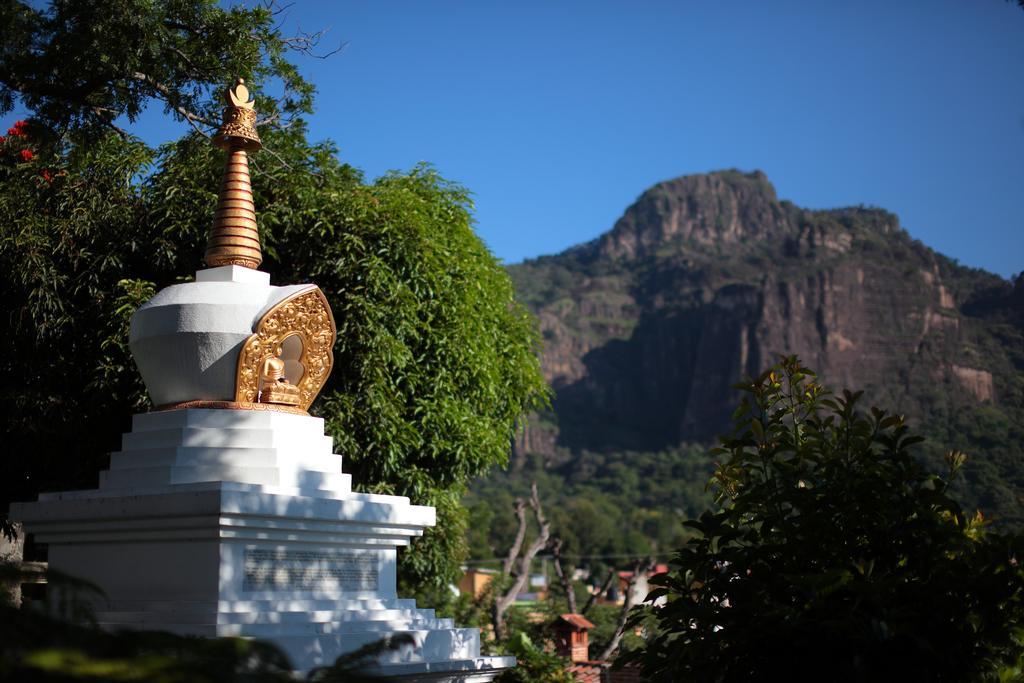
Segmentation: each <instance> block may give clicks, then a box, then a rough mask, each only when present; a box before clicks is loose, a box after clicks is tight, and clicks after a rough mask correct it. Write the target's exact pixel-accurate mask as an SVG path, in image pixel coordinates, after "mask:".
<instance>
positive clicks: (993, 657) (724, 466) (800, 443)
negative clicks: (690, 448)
mask: <svg viewBox="0 0 1024 683" xmlns="http://www.w3.org/2000/svg"><path fill="white" fill-rule="evenodd" d="M737 388H738V389H740V390H741V391H742V392H743V393H744V398H743V400H742V402H741V404H740V406H739V408H738V409H737V410H736V412H735V414H734V431H733V434H732V435H731V436H730V437H728V438H726V439H723V441H722V446H721V447H720V448H717V449H715V450H714V451H713V453H714V454H715V455H716V456H717V457H719V458H721V459H722V460H721V462H720V464H718V466H717V469H716V471H715V474H714V476H713V479H712V485H713V487H714V488H715V490H716V493H717V497H716V501H717V508H716V509H713V510H709V511H707V512H705V513H703V514H702V515H701V516H700V517H699V519H696V520H691V521H689V522H687V525H688V526H689V527H691V528H692V529H694V530H695V531H696V532H697V534H698V535H697V536H696V537H694V538H693V539H692V540H691V541H689V542H688V543H687V544H686V545H685V546H684V547H683V548H682V549H681V550H680V551H679V552H678V554H677V555H676V556H675V558H674V561H673V569H672V571H671V572H670V573H669V574H667V575H663V576H662V577H657V578H655V579H654V581H653V582H654V583H657V584H660V588H658V589H656V590H654V591H652V593H651V595H650V596H649V598H648V599H649V600H656V599H658V598H659V597H665V598H667V601H666V602H665V604H663V605H662V606H647V607H646V608H645V609H644V610H642V611H640V612H639V613H638V614H637V617H638V618H640V617H644V616H650V617H653V619H654V621H655V622H656V624H657V629H656V630H655V632H654V633H652V634H651V635H650V637H649V639H648V640H647V643H646V646H645V648H644V649H643V650H642V651H639V652H637V653H635V656H634V658H635V659H637V660H639V661H640V662H642V664H643V667H644V675H645V676H647V677H649V679H650V680H654V681H670V680H715V681H731V680H782V679H785V680H811V679H813V680H858V681H868V680H872V681H874V680H955V681H962V680H972V679H978V678H986V677H992V676H994V675H995V674H996V672H997V670H999V669H1000V668H1003V674H1004V675H1016V676H1019V675H1020V668H1019V667H1020V662H1021V656H1022V653H1024V647H1022V641H1021V635H1020V634H1021V633H1022V631H1021V628H1022V626H1024V609H1022V602H1021V600H1022V596H1024V574H1022V570H1021V567H1020V565H1019V558H1021V557H1022V554H1021V551H1022V550H1024V545H1022V542H1021V538H1020V537H1015V536H999V535H995V534H991V533H986V532H985V530H984V529H983V528H982V527H983V524H982V520H981V519H980V517H975V518H973V519H970V518H968V517H966V516H965V515H964V513H963V511H962V510H961V509H960V507H959V506H958V505H957V503H956V502H955V501H954V500H953V499H952V498H951V497H950V495H949V485H950V481H951V480H952V479H953V478H954V477H955V476H956V475H957V474H958V472H959V470H960V468H961V467H962V465H963V464H964V461H965V456H964V455H963V454H962V453H958V452H952V453H949V454H948V455H947V469H946V473H945V474H944V475H943V476H938V475H934V474H930V473H929V472H928V471H927V470H926V469H925V467H924V466H923V465H922V464H921V463H920V462H919V460H918V459H916V458H915V455H914V450H913V446H914V444H915V443H917V442H919V441H921V439H920V438H919V437H916V436H913V435H911V434H910V433H909V432H908V429H907V426H906V425H905V424H904V421H903V418H902V417H900V416H898V415H888V414H886V413H885V412H883V411H881V410H878V409H874V408H873V409H871V411H870V413H869V414H864V413H862V412H860V410H859V409H858V400H859V398H860V393H851V392H849V391H846V392H844V393H843V395H842V396H841V397H834V396H831V395H830V394H829V393H828V392H827V391H826V390H825V389H823V388H822V387H821V386H820V385H818V384H817V383H816V382H815V381H814V375H813V373H812V372H811V371H810V370H808V369H806V368H804V367H802V366H801V364H800V363H799V361H798V360H797V359H796V358H795V357H790V358H786V359H784V360H782V361H781V363H779V364H778V365H777V366H775V367H773V368H772V369H771V370H769V371H767V372H765V373H764V374H762V375H761V376H759V377H757V378H755V379H751V380H749V381H746V382H744V383H742V384H740V385H737ZM1014 671H1016V673H1015V674H1014V673H1013V672H1014Z"/></svg>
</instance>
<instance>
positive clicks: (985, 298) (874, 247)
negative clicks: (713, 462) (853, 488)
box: [510, 171, 1024, 514]
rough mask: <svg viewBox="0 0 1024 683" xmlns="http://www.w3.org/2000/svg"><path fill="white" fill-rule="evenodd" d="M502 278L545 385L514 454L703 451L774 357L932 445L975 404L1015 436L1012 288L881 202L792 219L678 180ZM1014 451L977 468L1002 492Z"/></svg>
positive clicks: (751, 183) (772, 203) (752, 183)
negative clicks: (697, 447) (539, 351)
mask: <svg viewBox="0 0 1024 683" xmlns="http://www.w3.org/2000/svg"><path fill="white" fill-rule="evenodd" d="M510 272H511V274H512V276H513V278H514V279H515V281H516V284H517V289H518V291H519V294H520V298H521V299H522V300H523V301H524V302H525V303H526V304H527V305H528V306H529V307H530V308H531V309H532V310H533V311H534V312H535V313H536V314H537V316H538V318H539V320H540V325H541V329H542V332H543V336H544V340H545V347H544V352H543V365H544V369H545V372H546V374H547V377H548V379H549V381H550V382H551V385H552V387H553V388H554V391H555V405H554V413H553V414H552V415H547V416H542V417H541V418H539V419H537V420H534V421H533V422H532V423H531V425H530V427H529V428H528V429H527V430H526V432H525V434H524V436H523V437H522V438H521V439H520V441H519V442H518V443H517V449H516V450H517V455H518V456H519V457H522V456H523V455H524V454H526V453H536V454H540V455H543V456H544V457H545V458H547V459H548V460H550V461H551V462H553V463H555V464H557V463H559V462H566V461H571V460H572V459H573V458H574V457H576V455H578V454H579V453H580V452H583V451H594V452H622V451H659V450H662V449H666V448H672V447H674V446H676V445H678V444H680V443H685V442H706V441H709V440H711V439H713V437H715V436H716V435H717V434H720V433H723V432H724V431H726V430H727V428H728V425H729V417H730V414H731V412H732V409H733V408H734V407H735V403H736V395H735V392H734V390H733V389H731V385H732V384H733V383H735V382H736V381H738V380H739V379H740V378H741V377H742V376H743V375H744V374H756V373H757V372H759V371H760V370H762V369H764V368H765V367H767V366H768V365H770V364H771V363H772V362H773V361H774V360H775V359H776V358H777V357H778V356H779V355H780V354H798V355H799V356H800V357H801V358H802V359H803V360H804V361H805V362H806V364H808V365H809V366H810V367H812V368H815V369H817V370H818V372H819V374H820V375H821V376H822V378H823V381H824V382H825V383H826V384H827V385H829V386H832V387H834V388H837V389H838V388H842V387H851V388H864V389H866V390H867V393H868V397H869V398H870V400H871V401H872V402H874V403H876V404H878V405H881V406H882V407H886V408H890V409H896V408H898V409H899V410H900V411H902V412H905V413H907V414H908V415H910V416H911V417H912V418H914V419H915V420H917V422H918V423H919V424H920V425H922V427H923V428H925V429H926V430H929V429H930V430H931V432H932V433H933V435H934V436H935V437H936V441H938V440H939V439H946V440H947V441H948V440H950V437H951V436H956V434H955V433H953V432H956V431H957V430H955V429H953V428H952V426H951V425H953V424H954V423H955V422H956V420H954V419H953V417H951V416H954V417H957V419H958V420H963V419H967V417H965V416H970V415H974V414H975V413H978V412H979V411H980V414H983V415H987V416H990V417H993V419H995V420H996V422H998V423H999V425H1001V427H1000V428H1003V429H1009V430H1011V432H1012V431H1013V430H1014V429H1015V427H1014V424H1015V422H1016V424H1017V427H1016V429H1017V432H1014V433H1017V434H1018V435H1019V431H1020V422H1021V421H1020V420H1019V417H1020V416H1024V409H1022V406H1024V399H1022V396H1024V358H1022V355H1021V348H1020V347H1021V342H1022V340H1024V337H1022V334H1021V321H1022V319H1024V315H1022V311H1024V307H1022V301H1024V294H1022V290H1024V287H1022V286H1021V283H1020V281H1019V282H1018V285H1017V287H1014V286H1013V285H1012V284H1011V283H1009V282H1007V281H1005V280H1003V279H1002V278H1000V277H998V276H996V275H992V274H989V273H985V272H982V271H978V270H972V269H968V268H964V267H961V266H959V265H957V264H956V263H955V262H953V261H951V260H950V259H948V258H946V257H944V256H942V255H940V254H937V253H935V252H933V251H932V250H930V249H928V248H927V247H925V246H924V245H922V244H921V243H919V242H917V241H915V240H913V239H912V238H911V237H910V236H909V235H908V234H907V233H906V232H905V231H903V230H902V229H901V228H900V226H899V221H898V219H897V218H896V216H894V215H893V214H891V213H888V212H886V211H883V210H880V209H866V208H851V209H840V210H832V211H809V210H805V209H801V208H799V207H796V206H794V205H793V204H792V203H790V202H786V201H780V200H779V199H778V198H777V197H776V194H775V190H774V188H773V187H772V185H771V184H770V183H769V182H768V179H767V178H766V177H765V176H764V174H762V173H759V172H755V173H750V174H744V173H740V172H736V171H725V172H719V173H711V174H707V175H697V176H687V177H682V178H677V179H675V180H670V181H667V182H664V183H661V184H659V185H656V186H655V187H653V188H651V189H649V190H648V191H647V192H645V193H644V194H643V195H642V196H641V197H640V198H639V199H638V200H637V201H636V203H634V204H633V205H632V206H631V207H629V208H628V209H627V210H626V212H625V213H624V214H623V216H622V218H620V219H619V221H618V222H617V223H616V224H615V226H614V227H613V228H612V229H611V230H610V231H609V232H607V233H606V234H604V235H602V236H601V237H599V238H598V239H596V240H594V241H592V242H590V243H587V244H584V245H580V246H578V247H575V248H573V249H570V250H568V251H566V252H564V253H562V254H559V255H556V256H550V257H543V258H539V259H536V260H532V261H527V262H525V263H523V264H519V265H515V266H511V267H510ZM1015 346H1016V347H1017V348H1014V347H1015ZM943 425H945V426H943ZM1007 425H1009V426H1007ZM960 431H962V430H960ZM961 436H962V435H961ZM1006 437H1007V438H1013V434H1011V433H1007V435H1006ZM965 438H966V437H965ZM952 440H953V441H956V439H955V438H954V439H952ZM961 440H962V439H961ZM1019 442H1020V440H1018V443H1019ZM945 445H948V446H950V447H954V446H955V447H963V446H966V447H968V448H971V447H972V446H974V448H973V449H972V450H975V451H977V450H978V447H979V446H980V445H981V444H979V443H975V442H971V441H970V440H969V439H968V442H966V443H962V444H957V443H947V444H945ZM1004 446H1005V444H1004ZM1014 448H1016V449H1018V450H1019V446H1016V445H1015V446H1014ZM1014 453H1016V451H1013V452H1011V453H1009V454H1008V455H1005V454H1004V455H1005V457H1004V456H1000V457H999V458H996V459H997V460H999V461H1000V464H999V466H998V467H996V469H994V470H992V471H991V472H989V474H990V475H991V476H992V477H996V476H998V477H1000V478H1002V479H1004V480H1008V481H1010V482H1011V483H1010V484H1008V486H1010V489H1012V490H1013V491H1016V490H1018V489H1017V488H1016V487H1017V483H1018V482H1021V481H1024V477H1022V472H1024V463H1021V462H1019V460H1018V461H1017V462H1015V463H1013V462H1011V461H1012V460H1013V459H1014V457H1016V456H1014ZM1017 455H1019V453H1018V454H1017ZM982 459H984V458H982ZM1003 461H1006V462H1003ZM990 464H991V463H990ZM993 467H995V466H994V465H993ZM983 470H984V468H983ZM997 470H998V472H997ZM986 471H987V470H986ZM977 486H981V484H978V483H976V487H977ZM975 493H976V494H977V495H975V498H977V499H978V500H982V499H984V498H985V496H984V495H983V494H980V493H977V492H975ZM1007 495H1009V496H1011V497H1015V496H1016V494H1015V493H1013V492H1012V491H1011V492H1010V493H1007ZM1015 504H1016V505H1017V507H1018V508H1019V507H1020V505H1019V502H1016V503H1015ZM1014 514H1016V513H1014Z"/></svg>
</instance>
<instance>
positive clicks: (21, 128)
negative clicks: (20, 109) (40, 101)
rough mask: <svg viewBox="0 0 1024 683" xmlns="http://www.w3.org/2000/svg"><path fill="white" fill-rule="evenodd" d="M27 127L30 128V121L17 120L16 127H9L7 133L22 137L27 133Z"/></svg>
mask: <svg viewBox="0 0 1024 683" xmlns="http://www.w3.org/2000/svg"><path fill="white" fill-rule="evenodd" d="M26 128H28V121H15V122H14V127H13V128H8V129H7V134H8V135H13V136H15V137H19V138H20V137H22V136H23V135H25V129H26Z"/></svg>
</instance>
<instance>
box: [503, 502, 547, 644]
mask: <svg viewBox="0 0 1024 683" xmlns="http://www.w3.org/2000/svg"><path fill="white" fill-rule="evenodd" d="M530 507H531V508H533V516H534V518H535V519H536V520H537V528H538V532H537V537H536V538H535V539H533V542H532V543H530V545H529V547H527V549H526V551H525V552H524V553H523V555H522V557H520V558H519V562H518V565H519V567H518V573H517V574H516V578H515V581H513V582H512V585H511V586H510V587H509V589H508V590H507V591H505V592H504V593H503V594H501V595H498V596H496V597H495V598H494V610H493V612H492V616H493V621H494V635H495V637H496V638H498V639H499V640H500V639H502V638H504V637H505V612H506V611H507V610H508V608H509V607H510V606H511V605H512V603H513V602H515V600H516V596H518V595H519V593H520V592H521V591H522V590H523V587H524V586H525V585H526V581H527V580H528V579H529V578H530V564H531V563H532V562H533V559H534V558H535V557H536V556H537V553H539V552H540V551H541V550H542V549H544V548H545V547H546V546H547V544H548V539H549V538H550V537H551V523H550V522H548V520H547V519H546V518H545V517H544V509H543V508H542V507H541V504H540V498H539V497H538V495H537V484H536V483H534V484H533V486H532V487H531V489H530ZM516 515H517V516H518V517H519V520H520V525H519V528H520V530H521V531H522V533H523V535H525V533H526V505H525V504H524V503H523V501H522V499H518V500H516ZM522 545H523V539H522V538H521V537H520V535H519V534H518V533H517V534H516V542H515V544H513V548H516V549H517V551H516V553H515V554H512V553H511V551H510V552H509V556H508V557H507V558H506V566H507V567H508V569H507V570H506V571H505V575H506V576H508V575H509V572H510V571H511V566H510V565H511V564H513V563H515V559H516V558H515V556H516V555H518V554H519V552H518V549H519V548H522Z"/></svg>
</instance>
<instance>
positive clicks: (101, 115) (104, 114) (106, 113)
mask: <svg viewBox="0 0 1024 683" xmlns="http://www.w3.org/2000/svg"><path fill="white" fill-rule="evenodd" d="M89 110H90V111H91V112H92V113H93V116H95V117H96V118H97V119H99V121H100V123H102V124H103V125H104V126H107V127H108V128H110V129H112V130H113V131H114V132H115V133H117V134H118V135H120V136H121V139H122V140H127V139H128V131H126V130H125V129H124V128H121V127H120V126H118V125H116V124H115V123H114V116H113V115H114V114H115V113H116V112H115V111H114V110H113V109H108V108H107V107H90V108H89Z"/></svg>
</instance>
